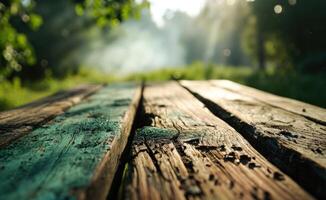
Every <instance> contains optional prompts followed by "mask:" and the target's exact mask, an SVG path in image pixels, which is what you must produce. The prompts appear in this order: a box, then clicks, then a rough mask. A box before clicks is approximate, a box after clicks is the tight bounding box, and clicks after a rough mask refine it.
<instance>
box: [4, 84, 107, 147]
mask: <svg viewBox="0 0 326 200" xmlns="http://www.w3.org/2000/svg"><path fill="white" fill-rule="evenodd" d="M100 87H101V86H100V85H83V86H80V87H77V88H74V89H71V90H68V91H62V92H59V93H56V94H54V95H52V96H49V97H46V98H44V99H41V100H38V101H35V102H33V103H30V104H27V105H24V106H21V107H19V108H16V109H13V110H9V111H4V112H0V148H1V147H3V146H6V145H8V144H9V143H10V142H12V141H14V140H15V139H17V138H19V137H21V136H23V135H25V134H27V133H29V132H30V131H31V130H32V129H33V128H34V127H36V126H39V125H41V124H43V123H45V122H47V121H49V120H50V119H53V118H54V117H55V116H57V115H60V114H62V113H63V112H64V111H65V110H66V109H68V108H69V107H71V106H72V105H74V104H77V103H79V102H80V101H81V100H82V99H84V98H85V97H87V96H89V95H90V94H92V93H94V92H95V91H97V90H98V89H99V88H100Z"/></svg>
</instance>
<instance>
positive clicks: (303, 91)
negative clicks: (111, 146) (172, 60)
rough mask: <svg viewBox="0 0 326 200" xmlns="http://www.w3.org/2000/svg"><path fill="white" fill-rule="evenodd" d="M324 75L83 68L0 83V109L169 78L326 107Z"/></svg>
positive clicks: (235, 69)
mask: <svg viewBox="0 0 326 200" xmlns="http://www.w3.org/2000/svg"><path fill="white" fill-rule="evenodd" d="M325 77H326V74H325V73H319V74H304V73H300V72H294V71H291V72H290V71H281V70H276V69H273V68H269V69H267V70H264V71H260V70H255V69H253V68H249V67H225V66H224V67H223V66H215V65H214V66H213V65H210V66H209V67H207V68H205V67H204V66H203V64H201V63H194V64H192V65H190V66H187V67H178V68H175V67H174V68H165V69H160V70H155V71H151V72H146V73H135V74H131V75H128V76H124V77H115V76H110V75H107V74H103V73H100V72H98V71H92V70H86V69H82V70H80V72H79V73H78V74H75V75H69V76H67V77H65V78H64V79H55V78H52V77H48V78H46V79H44V80H42V81H38V82H27V83H24V84H22V83H21V82H20V80H19V79H14V81H12V82H8V81H5V82H2V83H1V84H0V110H6V109H11V108H14V107H17V106H20V105H22V104H25V103H28V102H31V101H33V100H35V99H38V98H41V97H44V96H47V95H50V94H52V93H54V92H57V91H59V90H64V89H69V88H71V87H74V86H76V85H79V84H83V83H111V82H121V81H141V80H146V81H162V80H171V79H189V80H199V79H228V80H232V81H235V82H238V83H242V84H245V85H248V86H252V87H255V88H258V89H261V90H264V91H268V92H271V93H274V94H277V95H281V96H286V97H290V98H294V99H298V100H301V101H304V102H308V103H311V104H315V105H318V106H321V107H326V93H325V92H324V91H325V90H326V78H325Z"/></svg>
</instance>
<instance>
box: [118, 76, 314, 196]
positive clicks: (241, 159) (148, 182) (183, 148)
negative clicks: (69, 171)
mask: <svg viewBox="0 0 326 200" xmlns="http://www.w3.org/2000/svg"><path fill="white" fill-rule="evenodd" d="M143 98H144V110H145V111H144V112H145V113H144V119H143V120H145V122H146V123H145V125H147V126H144V127H143V128H140V129H138V131H137V133H136V135H135V139H134V141H133V146H132V160H131V161H130V163H129V165H128V170H127V171H128V172H127V173H126V176H125V177H124V194H125V196H124V198H127V199H142V200H146V199H311V198H312V197H311V196H310V195H309V194H307V193H306V192H305V191H304V190H302V189H301V188H300V187H299V186H298V185H297V184H296V183H295V182H294V181H292V179H291V178H289V177H288V176H287V175H285V174H283V173H282V172H281V171H280V170H279V169H278V168H276V167H275V166H273V165H272V164H271V163H269V162H268V161H267V160H266V159H265V158H264V157H263V156H262V155H261V154H259V153H258V152H257V151H256V150H255V149H254V148H253V147H252V146H251V145H250V144H249V143H248V142H247V141H246V140H245V139H244V138H243V137H242V136H241V135H240V134H239V133H238V132H236V131H235V130H234V129H233V128H232V127H230V126H229V125H228V124H226V123H225V122H223V121H222V120H220V119H219V118H217V117H216V116H214V115H213V114H212V113H211V112H210V111H209V110H207V109H206V108H205V106H204V104H202V103H201V102H200V101H198V100H197V99H196V98H194V96H193V95H191V94H190V93H189V92H188V91H186V90H185V89H183V88H182V87H181V86H180V85H178V84H177V83H176V82H170V83H163V84H159V85H149V86H146V87H145V89H144V93H143Z"/></svg>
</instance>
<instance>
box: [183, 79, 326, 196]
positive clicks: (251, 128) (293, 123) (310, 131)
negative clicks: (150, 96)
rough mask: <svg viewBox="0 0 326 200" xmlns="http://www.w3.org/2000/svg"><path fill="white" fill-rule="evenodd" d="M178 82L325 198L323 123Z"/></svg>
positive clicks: (236, 94)
mask: <svg viewBox="0 0 326 200" xmlns="http://www.w3.org/2000/svg"><path fill="white" fill-rule="evenodd" d="M181 84H182V85H183V86H185V87H186V88H188V89H189V90H190V91H192V92H193V93H194V94H195V95H197V97H198V98H199V99H201V101H202V102H205V104H206V105H207V106H208V107H209V108H210V109H211V110H212V112H215V113H216V115H217V116H219V117H220V118H222V119H224V120H225V121H227V122H228V123H229V124H231V125H232V126H233V127H235V128H236V129H237V130H239V131H240V132H241V133H242V134H243V135H244V136H245V137H246V139H248V140H249V141H250V142H251V144H252V145H254V146H255V148H256V149H258V150H259V151H260V152H262V153H263V154H264V156H266V157H267V158H268V159H269V160H271V161H272V162H273V163H274V164H276V165H277V166H278V167H280V168H281V169H282V170H283V171H285V172H286V173H288V174H289V175H290V176H292V177H293V178H294V179H295V180H296V181H298V183H299V184H300V185H302V186H304V187H305V188H306V189H307V190H309V191H310V192H312V193H313V194H314V195H315V196H317V197H319V198H322V199H325V198H326V190H325V188H326V170H325V167H326V156H325V154H326V127H325V126H324V125H321V124H318V123H315V122H313V121H311V120H308V119H307V118H305V117H303V116H302V115H299V114H296V113H294V112H289V111H287V110H285V109H283V108H279V107H276V106H271V105H270V104H267V103H264V102H262V101H260V100H257V99H256V98H252V97H250V96H247V95H242V94H241V92H233V91H230V90H227V89H224V88H222V87H219V86H216V85H214V84H211V83H208V82H205V81H182V82H181Z"/></svg>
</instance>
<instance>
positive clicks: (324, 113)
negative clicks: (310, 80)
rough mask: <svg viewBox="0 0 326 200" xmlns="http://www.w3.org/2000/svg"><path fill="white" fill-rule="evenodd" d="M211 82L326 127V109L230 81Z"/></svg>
mask: <svg viewBox="0 0 326 200" xmlns="http://www.w3.org/2000/svg"><path fill="white" fill-rule="evenodd" d="M210 82H211V83H213V84H214V85H216V86H218V87H222V88H225V89H227V90H230V91H232V92H235V93H240V94H242V95H244V96H249V97H251V98H254V99H256V100H258V101H261V102H264V103H266V104H269V105H271V106H275V107H278V108H282V109H284V110H287V111H289V112H293V113H296V114H299V115H301V116H304V117H306V118H308V119H311V120H313V121H315V122H317V123H321V124H323V125H326V109H324V108H320V107H317V106H314V105H311V104H308V103H304V102H301V101H297V100H294V99H290V98H286V97H280V96H277V95H274V94H271V93H267V92H264V91H261V90H257V89H255V88H251V87H248V86H245V85H241V84H238V83H235V82H232V81H229V80H212V81H210ZM303 92H304V91H303Z"/></svg>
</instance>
